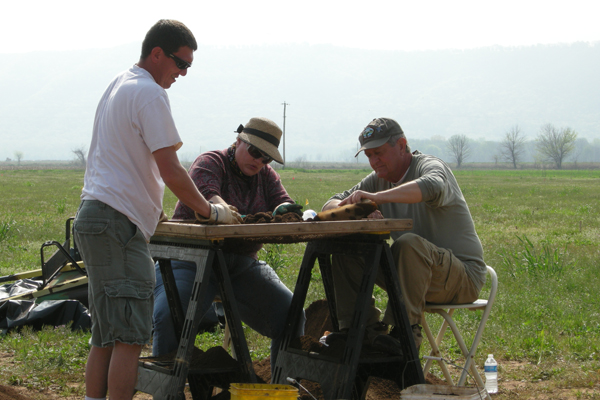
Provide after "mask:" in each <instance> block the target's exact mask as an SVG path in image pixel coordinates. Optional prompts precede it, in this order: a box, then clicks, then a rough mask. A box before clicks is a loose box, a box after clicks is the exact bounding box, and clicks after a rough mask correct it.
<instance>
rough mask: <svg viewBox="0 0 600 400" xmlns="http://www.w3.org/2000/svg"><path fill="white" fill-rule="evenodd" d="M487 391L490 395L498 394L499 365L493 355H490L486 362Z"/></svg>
mask: <svg viewBox="0 0 600 400" xmlns="http://www.w3.org/2000/svg"><path fill="white" fill-rule="evenodd" d="M484 369H485V390H487V392H488V393H489V394H492V393H498V363H497V362H496V360H494V355H493V354H488V358H487V360H485V367H484Z"/></svg>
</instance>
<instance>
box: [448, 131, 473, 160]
mask: <svg viewBox="0 0 600 400" xmlns="http://www.w3.org/2000/svg"><path fill="white" fill-rule="evenodd" d="M446 148H447V150H448V152H449V153H450V154H451V155H452V157H454V161H456V167H457V168H460V166H461V165H462V163H463V162H464V161H465V160H466V159H467V158H469V156H470V155H471V147H470V146H469V139H468V138H467V136H466V135H454V136H452V137H451V138H450V139H448V142H446Z"/></svg>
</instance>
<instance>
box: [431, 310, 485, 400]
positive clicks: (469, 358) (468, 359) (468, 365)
mask: <svg viewBox="0 0 600 400" xmlns="http://www.w3.org/2000/svg"><path fill="white" fill-rule="evenodd" d="M452 311H454V310H450V313H447V312H445V311H444V310H436V312H437V313H438V314H440V315H441V316H442V317H443V318H444V320H445V321H446V322H447V324H448V326H450V329H451V330H452V333H453V334H454V338H455V339H456V343H458V346H459V347H460V349H461V351H462V353H463V355H464V356H465V365H464V366H463V370H462V373H461V376H460V380H459V381H458V386H464V385H465V381H466V380H467V371H469V370H470V371H471V374H472V376H473V379H475V382H476V383H477V386H478V387H479V388H480V389H482V388H484V387H485V384H484V383H483V380H482V379H481V375H479V371H477V367H476V366H475V363H473V357H474V355H475V351H476V350H477V345H478V344H479V341H478V340H477V341H474V342H473V344H472V345H471V349H470V351H469V350H467V346H466V345H465V341H464V340H463V338H462V336H461V334H460V332H459V330H458V327H457V326H456V323H455V322H454V320H453V319H452V314H451V312H452ZM478 331H479V329H478ZM478 333H479V332H478ZM476 339H477V338H476ZM488 397H489V395H488Z"/></svg>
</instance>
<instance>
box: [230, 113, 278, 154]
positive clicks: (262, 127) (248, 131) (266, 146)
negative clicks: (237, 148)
mask: <svg viewBox="0 0 600 400" xmlns="http://www.w3.org/2000/svg"><path fill="white" fill-rule="evenodd" d="M237 132H238V133H239V135H238V137H239V138H240V139H242V140H243V141H244V142H246V143H250V144H251V145H253V146H255V147H257V148H258V149H259V150H260V151H262V152H263V153H266V154H268V155H269V156H270V157H271V158H273V159H274V160H275V161H277V162H278V163H279V164H283V157H281V154H280V153H279V150H277V147H279V142H280V140H281V135H282V132H281V129H280V128H279V126H277V124H276V123H275V122H273V121H271V120H270V119H268V118H264V117H258V118H250V121H248V123H247V124H246V125H245V126H244V125H240V126H239V127H238V129H237Z"/></svg>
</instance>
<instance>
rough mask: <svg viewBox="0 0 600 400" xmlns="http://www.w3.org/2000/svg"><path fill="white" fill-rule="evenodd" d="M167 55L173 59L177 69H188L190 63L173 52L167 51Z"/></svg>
mask: <svg viewBox="0 0 600 400" xmlns="http://www.w3.org/2000/svg"><path fill="white" fill-rule="evenodd" d="M167 56H169V57H171V58H172V59H173V61H175V65H176V66H177V68H179V69H188V68H189V67H191V66H192V63H189V62H187V61H185V60H182V59H181V58H179V57H177V56H176V55H175V54H173V53H168V54H167Z"/></svg>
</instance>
